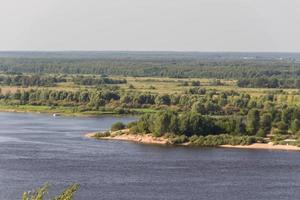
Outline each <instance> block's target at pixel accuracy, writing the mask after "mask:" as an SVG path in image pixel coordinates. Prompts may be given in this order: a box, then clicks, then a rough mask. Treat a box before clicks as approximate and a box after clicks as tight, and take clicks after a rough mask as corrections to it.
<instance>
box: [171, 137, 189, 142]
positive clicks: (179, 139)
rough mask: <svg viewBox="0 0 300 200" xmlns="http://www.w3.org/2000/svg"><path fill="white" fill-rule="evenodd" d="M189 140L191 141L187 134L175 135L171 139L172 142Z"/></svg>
mask: <svg viewBox="0 0 300 200" xmlns="http://www.w3.org/2000/svg"><path fill="white" fill-rule="evenodd" d="M188 141H189V138H188V137H187V136H185V135H180V136H175V137H173V138H171V139H169V143H170V144H183V143H185V142H188Z"/></svg>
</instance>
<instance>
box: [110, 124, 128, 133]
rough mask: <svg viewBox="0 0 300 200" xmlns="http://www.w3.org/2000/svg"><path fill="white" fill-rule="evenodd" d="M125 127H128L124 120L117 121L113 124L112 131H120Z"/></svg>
mask: <svg viewBox="0 0 300 200" xmlns="http://www.w3.org/2000/svg"><path fill="white" fill-rule="evenodd" d="M125 128H126V125H125V124H123V123H122V122H116V123H114V124H113V125H112V126H111V130H112V131H119V130H122V129H125Z"/></svg>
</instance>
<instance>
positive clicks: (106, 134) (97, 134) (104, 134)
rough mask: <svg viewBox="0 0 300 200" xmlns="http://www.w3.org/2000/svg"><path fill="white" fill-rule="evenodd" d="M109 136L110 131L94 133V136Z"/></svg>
mask: <svg viewBox="0 0 300 200" xmlns="http://www.w3.org/2000/svg"><path fill="white" fill-rule="evenodd" d="M109 136H110V132H108V131H106V132H103V133H101V132H99V133H96V134H95V138H102V137H109Z"/></svg>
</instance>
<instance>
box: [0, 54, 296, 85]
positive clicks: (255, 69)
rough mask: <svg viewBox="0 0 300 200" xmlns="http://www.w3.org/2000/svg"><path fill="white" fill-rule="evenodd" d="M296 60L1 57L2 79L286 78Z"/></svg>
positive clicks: (201, 56) (264, 57) (183, 56)
mask: <svg viewBox="0 0 300 200" xmlns="http://www.w3.org/2000/svg"><path fill="white" fill-rule="evenodd" d="M299 61H300V55H299V54H287V53H282V54H281V53H180V52H177V53H176V52H152V53H151V52H52V53H47V52H26V53H25V52H0V71H1V72H2V73H35V74H45V73H52V74H58V73H59V74H98V75H118V76H119V75H122V76H136V77H140V76H143V77H150V76H152V77H153V76H157V77H174V78H188V77H190V78H192V77H193V78H196V77H197V78H216V79H240V78H249V79H253V78H261V77H268V78H270V77H274V78H279V79H283V78H289V79H293V78H296V77H297V76H299V75H300V62H299Z"/></svg>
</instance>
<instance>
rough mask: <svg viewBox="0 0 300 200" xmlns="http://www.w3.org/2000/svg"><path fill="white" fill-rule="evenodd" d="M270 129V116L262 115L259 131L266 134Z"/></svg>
mask: <svg viewBox="0 0 300 200" xmlns="http://www.w3.org/2000/svg"><path fill="white" fill-rule="evenodd" d="M271 128H272V116H271V115H270V114H266V113H265V114H263V115H262V116H261V118H260V129H261V130H263V131H264V133H265V134H266V133H268V132H270V131H271Z"/></svg>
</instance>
